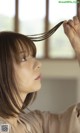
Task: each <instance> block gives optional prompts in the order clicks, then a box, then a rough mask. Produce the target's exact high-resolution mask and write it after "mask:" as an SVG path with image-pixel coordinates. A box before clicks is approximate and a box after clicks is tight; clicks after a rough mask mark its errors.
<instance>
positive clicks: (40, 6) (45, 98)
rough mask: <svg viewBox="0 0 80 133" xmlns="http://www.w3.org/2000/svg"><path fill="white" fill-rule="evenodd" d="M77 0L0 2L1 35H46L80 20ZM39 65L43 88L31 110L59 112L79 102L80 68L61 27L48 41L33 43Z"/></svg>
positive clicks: (1, 0) (16, 0)
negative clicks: (3, 32)
mask: <svg viewBox="0 0 80 133" xmlns="http://www.w3.org/2000/svg"><path fill="white" fill-rule="evenodd" d="M79 6H80V4H79V3H78V1H77V0H75V1H72V0H69V1H68V2H67V1H66V0H61V1H60V0H6V1H5V0H0V31H6V30H7V31H15V32H19V33H23V34H25V35H30V34H38V33H43V32H45V31H48V30H49V29H51V28H52V27H54V26H55V25H56V24H57V23H59V22H60V21H63V20H68V19H72V17H73V16H75V15H78V17H79V16H80V11H79V10H80V9H79ZM35 44H36V47H37V58H38V59H39V60H40V61H41V62H42V64H43V65H42V81H41V82H42V88H41V90H40V91H39V92H38V96H37V99H36V100H35V102H34V103H33V104H32V105H31V106H30V109H32V110H33V109H40V110H42V111H43V110H44V111H51V112H62V111H64V110H65V109H66V108H68V107H69V106H70V105H71V104H74V103H77V102H79V101H80V68H79V64H78V62H77V60H76V56H75V53H74V51H73V49H72V47H71V45H70V43H69V40H68V38H67V37H66V35H65V34H64V31H63V26H60V28H59V29H58V30H57V31H56V33H55V34H54V35H52V36H51V37H50V38H49V39H47V40H45V41H41V42H36V43H35Z"/></svg>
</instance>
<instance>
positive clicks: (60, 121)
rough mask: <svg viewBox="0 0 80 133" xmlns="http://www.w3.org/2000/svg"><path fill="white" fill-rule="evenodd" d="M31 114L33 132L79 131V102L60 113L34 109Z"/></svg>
mask: <svg viewBox="0 0 80 133" xmlns="http://www.w3.org/2000/svg"><path fill="white" fill-rule="evenodd" d="M31 115H32V117H31V123H32V125H33V133H37V132H38V133H39V131H40V133H80V104H77V105H73V106H71V107H69V108H68V109H67V110H66V111H65V112H63V113H61V114H53V113H50V112H41V111H34V112H32V114H31ZM34 130H35V132H34Z"/></svg>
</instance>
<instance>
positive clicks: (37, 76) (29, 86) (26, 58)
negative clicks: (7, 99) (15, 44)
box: [14, 51, 41, 93]
mask: <svg viewBox="0 0 80 133" xmlns="http://www.w3.org/2000/svg"><path fill="white" fill-rule="evenodd" d="M18 58H19V62H18V63H17V62H16V61H14V70H15V77H16V83H17V85H18V86H17V87H18V90H19V92H22V93H31V92H35V91H38V90H39V89H40V88H41V72H40V69H41V63H40V61H38V60H37V59H36V58H34V57H33V56H31V54H27V51H20V53H19V57H18Z"/></svg>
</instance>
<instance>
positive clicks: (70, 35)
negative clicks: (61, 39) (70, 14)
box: [63, 22, 76, 42]
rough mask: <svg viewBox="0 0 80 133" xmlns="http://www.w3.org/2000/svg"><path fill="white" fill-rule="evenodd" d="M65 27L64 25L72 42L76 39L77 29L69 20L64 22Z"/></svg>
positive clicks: (65, 31)
mask: <svg viewBox="0 0 80 133" xmlns="http://www.w3.org/2000/svg"><path fill="white" fill-rule="evenodd" d="M63 27H64V33H65V34H66V35H67V37H68V38H69V40H70V41H71V42H72V41H73V39H74V36H75V35H76V32H75V30H74V29H73V28H72V26H71V25H70V24H69V23H67V22H64V23H63Z"/></svg>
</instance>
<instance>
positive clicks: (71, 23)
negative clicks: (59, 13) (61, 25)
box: [67, 19, 74, 28]
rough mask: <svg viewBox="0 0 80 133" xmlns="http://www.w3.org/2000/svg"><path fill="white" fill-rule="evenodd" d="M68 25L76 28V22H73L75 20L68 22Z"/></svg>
mask: <svg viewBox="0 0 80 133" xmlns="http://www.w3.org/2000/svg"><path fill="white" fill-rule="evenodd" d="M67 24H69V25H70V26H71V27H73V28H74V21H73V20H71V19H70V20H69V21H68V22H67Z"/></svg>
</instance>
